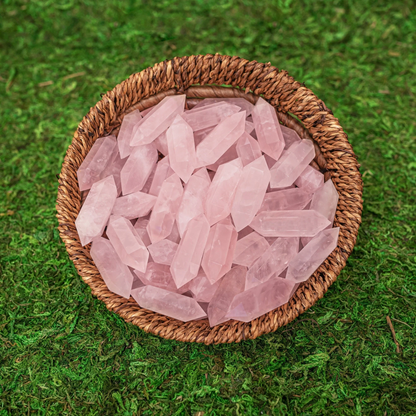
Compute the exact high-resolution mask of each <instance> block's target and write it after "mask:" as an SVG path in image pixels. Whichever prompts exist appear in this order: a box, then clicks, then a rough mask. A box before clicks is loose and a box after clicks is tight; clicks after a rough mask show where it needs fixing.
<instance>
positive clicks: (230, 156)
mask: <svg viewBox="0 0 416 416" xmlns="http://www.w3.org/2000/svg"><path fill="white" fill-rule="evenodd" d="M237 158H238V154H237V142H236V143H234V144H233V145H232V146H231V147H230V148H229V149H228V150H227V151H226V152H225V153H224V154H223V155H222V156H221V157H220V158H219V159H218V160H217V161H216V162H215V163H212V164H211V165H207V166H206V168H207V169H209V170H212V171H215V172H216V171H217V170H218V168H219V167H220V166H221V165H223V164H224V163H228V162H231V161H232V160H234V159H237Z"/></svg>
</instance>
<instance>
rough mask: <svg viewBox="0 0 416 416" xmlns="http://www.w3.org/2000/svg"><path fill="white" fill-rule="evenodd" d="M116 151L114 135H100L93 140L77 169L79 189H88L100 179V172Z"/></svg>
mask: <svg viewBox="0 0 416 416" xmlns="http://www.w3.org/2000/svg"><path fill="white" fill-rule="evenodd" d="M117 152H118V149H117V142H116V138H115V137H114V136H108V137H101V138H99V139H97V140H96V141H95V143H94V144H93V146H92V147H91V149H90V151H89V152H88V153H87V155H86V156H85V159H84V160H83V162H82V163H81V166H80V167H79V168H78V171H77V177H78V184H79V190H80V191H85V190H87V189H90V188H91V186H92V185H93V184H94V183H95V182H97V181H99V180H100V175H101V173H102V172H103V171H104V170H105V168H106V167H107V165H108V163H110V162H111V161H112V160H113V158H114V156H115V155H116V154H117Z"/></svg>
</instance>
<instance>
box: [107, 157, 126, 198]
mask: <svg viewBox="0 0 416 416" xmlns="http://www.w3.org/2000/svg"><path fill="white" fill-rule="evenodd" d="M126 162H127V159H121V158H120V153H117V154H116V155H114V157H113V160H111V162H110V163H109V164H108V165H107V166H106V168H105V169H104V170H103V171H102V172H101V175H100V179H104V178H106V177H107V176H111V175H113V178H114V182H115V183H116V186H117V195H121V192H122V189H121V177H120V174H121V169H123V166H124V165H125V164H126Z"/></svg>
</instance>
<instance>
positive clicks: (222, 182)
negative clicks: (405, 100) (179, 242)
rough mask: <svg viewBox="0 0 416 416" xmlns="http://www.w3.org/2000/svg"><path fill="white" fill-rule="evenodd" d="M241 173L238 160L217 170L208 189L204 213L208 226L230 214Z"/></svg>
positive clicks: (240, 165) (241, 168)
mask: <svg viewBox="0 0 416 416" xmlns="http://www.w3.org/2000/svg"><path fill="white" fill-rule="evenodd" d="M242 173H243V165H242V163H241V160H240V159H235V160H233V161H231V162H228V163H225V164H224V165H221V166H220V167H219V168H218V171H217V173H216V174H215V176H214V179H213V181H212V183H211V185H210V187H209V189H208V194H207V201H206V207H205V213H206V216H207V219H208V221H209V223H210V225H213V224H215V223H216V222H218V221H221V220H222V219H224V218H225V217H227V216H228V215H230V213H231V207H232V204H233V201H234V195H235V191H236V189H237V185H238V183H239V181H240V178H241V175H242Z"/></svg>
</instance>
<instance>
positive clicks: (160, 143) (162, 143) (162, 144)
mask: <svg viewBox="0 0 416 416" xmlns="http://www.w3.org/2000/svg"><path fill="white" fill-rule="evenodd" d="M166 132H167V130H165V131H164V132H163V133H162V134H161V135H159V136H157V138H156V139H155V146H156V149H157V150H158V151H159V152H160V153H162V155H163V156H167V155H168V154H169V149H168V139H167V137H166Z"/></svg>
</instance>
